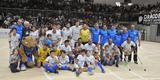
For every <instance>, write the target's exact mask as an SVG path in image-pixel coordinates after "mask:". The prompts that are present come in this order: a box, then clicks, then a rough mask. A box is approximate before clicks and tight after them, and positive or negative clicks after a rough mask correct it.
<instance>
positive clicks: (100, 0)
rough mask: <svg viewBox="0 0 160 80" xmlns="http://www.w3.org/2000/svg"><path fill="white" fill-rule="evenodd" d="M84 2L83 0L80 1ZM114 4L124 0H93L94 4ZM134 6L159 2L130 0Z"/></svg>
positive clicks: (158, 0) (155, 0) (156, 0)
mask: <svg viewBox="0 0 160 80" xmlns="http://www.w3.org/2000/svg"><path fill="white" fill-rule="evenodd" d="M81 1H82V2H84V0H81ZM115 2H124V0H94V3H101V4H111V5H115ZM132 2H133V3H135V4H144V5H148V4H156V3H157V2H160V0H132Z"/></svg>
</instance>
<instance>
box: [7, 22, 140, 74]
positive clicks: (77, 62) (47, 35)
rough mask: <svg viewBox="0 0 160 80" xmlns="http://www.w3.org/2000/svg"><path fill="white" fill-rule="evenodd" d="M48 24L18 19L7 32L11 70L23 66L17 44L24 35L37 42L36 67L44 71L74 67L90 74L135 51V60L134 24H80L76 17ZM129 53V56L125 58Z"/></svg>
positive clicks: (137, 40) (72, 69)
mask: <svg viewBox="0 0 160 80" xmlns="http://www.w3.org/2000/svg"><path fill="white" fill-rule="evenodd" d="M51 27H52V28H51V29H49V28H48V27H43V28H38V29H37V28H36V27H35V26H31V24H30V23H29V22H28V21H24V22H23V21H22V20H21V19H19V20H18V21H17V24H16V26H15V27H14V28H12V29H11V32H10V34H9V35H10V40H9V43H10V49H11V51H12V54H11V56H10V67H11V68H12V71H13V72H19V71H20V70H26V67H25V66H22V65H21V64H20V63H21V57H20V56H19V54H18V50H17V48H16V47H18V46H19V45H20V44H21V40H22V39H23V37H27V36H31V37H32V38H34V39H35V40H36V41H37V42H38V44H37V47H38V48H37V53H38V58H37V60H35V65H36V66H37V67H42V66H43V67H44V68H45V70H46V71H47V72H51V73H58V70H59V69H60V70H71V71H75V73H76V75H77V76H79V74H80V73H82V72H83V71H88V73H89V74H93V70H94V69H95V68H96V67H98V68H100V70H101V72H102V73H105V69H104V67H103V66H106V65H109V66H112V65H114V64H115V65H116V67H118V66H119V65H118V64H119V61H123V60H124V61H127V62H130V61H131V57H132V52H134V58H133V59H134V62H135V64H138V62H137V45H139V46H140V33H139V31H138V30H135V25H133V24H132V25H130V26H129V27H128V28H129V29H128V28H127V27H124V26H123V27H120V28H118V24H112V25H106V24H103V26H100V25H99V23H95V25H94V26H89V25H88V24H87V23H85V22H84V23H83V24H81V25H80V22H79V21H76V22H75V25H73V26H71V25H70V24H69V23H67V24H66V26H65V27H63V28H62V27H61V25H60V24H59V23H53V24H51ZM127 57H128V58H127Z"/></svg>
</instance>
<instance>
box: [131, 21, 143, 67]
mask: <svg viewBox="0 0 160 80" xmlns="http://www.w3.org/2000/svg"><path fill="white" fill-rule="evenodd" d="M130 27H131V29H130V30H129V31H128V34H129V36H130V38H131V40H132V41H133V42H134V43H135V44H136V46H135V47H133V46H132V48H133V50H134V51H133V52H134V58H133V59H134V62H135V64H138V62H137V50H138V49H137V45H138V46H140V44H141V39H140V32H139V31H137V30H135V25H133V24H132V25H131V26H130ZM138 43H139V44H138ZM131 57H132V54H130V55H129V61H131Z"/></svg>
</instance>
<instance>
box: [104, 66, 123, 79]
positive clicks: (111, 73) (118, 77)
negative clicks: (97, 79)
mask: <svg viewBox="0 0 160 80" xmlns="http://www.w3.org/2000/svg"><path fill="white" fill-rule="evenodd" d="M107 70H108V71H109V73H110V75H113V76H114V77H116V78H117V79H118V80H125V79H123V78H122V77H120V76H118V75H117V74H115V73H114V72H112V71H111V70H110V69H109V68H108V69H107Z"/></svg>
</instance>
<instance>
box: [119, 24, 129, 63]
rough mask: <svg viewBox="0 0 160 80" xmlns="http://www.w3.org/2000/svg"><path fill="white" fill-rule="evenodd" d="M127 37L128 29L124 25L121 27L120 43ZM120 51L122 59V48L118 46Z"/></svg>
mask: <svg viewBox="0 0 160 80" xmlns="http://www.w3.org/2000/svg"><path fill="white" fill-rule="evenodd" d="M128 37H129V34H128V30H127V28H126V27H123V32H122V33H121V39H122V43H123V42H124V41H126V40H127V38H128ZM120 52H121V54H120V59H121V61H122V60H123V52H122V48H120Z"/></svg>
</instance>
